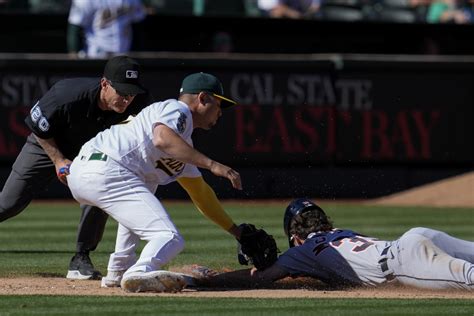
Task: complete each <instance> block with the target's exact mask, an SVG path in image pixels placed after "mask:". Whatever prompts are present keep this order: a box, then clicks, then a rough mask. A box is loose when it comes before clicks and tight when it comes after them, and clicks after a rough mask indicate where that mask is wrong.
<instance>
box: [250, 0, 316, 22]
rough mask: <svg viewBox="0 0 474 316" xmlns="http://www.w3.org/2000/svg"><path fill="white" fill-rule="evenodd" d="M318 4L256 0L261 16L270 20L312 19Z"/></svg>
mask: <svg viewBox="0 0 474 316" xmlns="http://www.w3.org/2000/svg"><path fill="white" fill-rule="evenodd" d="M320 4H321V3H320V0H258V7H259V8H260V10H261V11H262V12H263V15H265V16H269V17H272V18H290V19H303V18H313V17H314V16H315V15H316V13H317V12H318V10H319V7H320Z"/></svg>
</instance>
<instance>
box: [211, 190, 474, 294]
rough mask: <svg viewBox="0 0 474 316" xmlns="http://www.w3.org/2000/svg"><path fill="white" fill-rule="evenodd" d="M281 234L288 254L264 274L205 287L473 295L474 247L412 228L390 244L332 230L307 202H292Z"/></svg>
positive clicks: (214, 280) (225, 277) (227, 277)
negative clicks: (303, 283) (286, 284)
mask: <svg viewBox="0 0 474 316" xmlns="http://www.w3.org/2000/svg"><path fill="white" fill-rule="evenodd" d="M284 229H285V233H286V235H287V236H288V241H289V244H290V249H288V250H287V251H286V252H284V253H283V254H282V255H280V257H279V258H278V260H277V261H276V262H275V263H274V264H273V265H272V266H271V267H269V268H267V269H265V270H263V271H257V270H255V269H253V270H250V272H249V270H248V269H247V270H239V271H235V272H230V273H223V274H220V275H217V276H215V277H211V278H210V279H208V280H205V284H206V285H208V286H209V285H210V286H219V287H223V286H238V287H244V286H264V285H268V284H269V283H271V282H273V281H276V280H279V279H282V278H284V277H286V276H309V277H314V278H316V279H319V280H321V281H323V282H325V283H327V284H328V285H330V286H334V287H342V288H344V287H353V286H378V285H381V284H385V283H387V282H398V283H400V284H402V285H407V286H413V287H417V288H423V289H463V290H469V291H474V242H471V241H466V240H461V239H458V238H454V237H452V236H450V235H448V234H446V233H444V232H441V231H437V230H434V229H429V228H424V227H417V228H412V229H410V230H409V231H407V232H406V233H404V234H403V235H402V236H401V237H400V238H399V239H397V240H394V241H385V240H379V239H377V238H373V237H369V236H365V235H362V234H359V233H356V232H354V231H352V230H347V229H339V228H334V227H333V224H332V222H331V220H330V219H329V217H327V216H326V214H325V213H324V211H323V210H322V209H321V208H320V207H319V206H318V205H316V204H315V203H313V202H312V201H310V200H308V199H296V200H294V201H292V202H291V203H290V204H289V205H288V207H287V209H286V212H285V216H284Z"/></svg>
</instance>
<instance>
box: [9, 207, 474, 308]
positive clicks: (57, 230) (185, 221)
mask: <svg viewBox="0 0 474 316" xmlns="http://www.w3.org/2000/svg"><path fill="white" fill-rule="evenodd" d="M164 205H165V207H167V209H168V210H169V213H170V215H171V218H172V219H173V221H174V223H175V224H176V226H177V227H178V229H179V230H180V232H181V233H182V235H183V236H184V238H185V240H186V247H185V249H184V251H183V252H182V253H181V254H179V255H178V256H177V257H176V258H175V259H174V260H173V261H172V262H171V263H170V264H169V265H170V266H180V265H184V264H194V263H198V264H201V265H206V266H209V267H212V268H222V267H228V268H234V269H238V268H241V267H242V266H240V265H239V264H238V263H237V260H236V255H235V252H236V247H237V244H236V241H235V240H234V239H233V238H232V237H231V236H230V235H228V234H227V233H226V232H224V231H222V230H221V229H220V228H219V227H217V226H216V225H214V224H213V223H211V222H209V221H208V220H207V219H205V218H204V217H203V216H202V215H201V214H200V213H199V212H198V211H197V210H196V209H195V208H194V206H193V205H192V204H191V203H187V202H182V203H171V202H166V201H165V202H164ZM224 206H225V209H226V210H227V212H228V213H229V214H230V215H231V216H232V218H233V219H234V220H235V222H236V223H241V222H250V223H253V224H255V225H256V226H258V227H263V228H265V229H266V230H267V231H268V232H269V233H271V234H273V235H274V236H275V238H276V240H277V243H278V246H279V248H280V249H281V250H282V251H284V250H286V249H287V240H286V238H285V236H284V233H283V229H282V226H283V224H282V216H283V212H284V209H285V206H286V205H285V203H284V202H281V203H276V202H272V203H268V204H265V203H261V202H260V203H256V204H249V203H246V202H232V203H230V202H226V203H224ZM322 206H323V208H324V209H325V210H326V211H327V213H328V214H329V215H330V216H331V218H332V219H333V221H334V223H335V226H336V227H343V228H350V229H353V230H355V231H359V232H360V233H363V234H367V235H371V236H374V237H378V238H380V239H394V238H397V237H398V236H400V235H401V234H402V233H403V232H405V231H406V230H408V229H410V228H411V227H416V226H424V227H431V228H435V229H439V230H443V231H445V232H447V233H449V234H451V235H453V236H455V237H459V238H463V239H467V240H474V209H472V208H429V207H417V208H413V207H382V206H366V205H361V204H336V203H329V204H322ZM131 212H133V210H131ZM79 216H80V210H79V207H78V206H77V205H76V204H75V203H51V204H45V203H33V204H31V205H30V206H29V207H28V208H27V209H26V210H25V211H24V212H23V213H21V214H20V215H18V216H17V217H15V218H12V219H10V220H8V221H6V222H3V223H0V277H6V276H9V277H15V276H65V274H66V270H67V266H68V263H69V260H70V258H71V256H72V254H73V252H74V249H75V238H76V231H77V224H78V221H79ZM115 229H116V223H115V222H114V221H113V220H112V219H109V221H108V223H107V229H106V232H105V235H104V239H103V241H102V242H101V243H100V245H99V247H98V249H97V250H96V251H95V252H93V253H92V255H91V257H92V259H93V261H94V263H95V265H96V267H97V268H98V269H99V270H101V271H102V272H106V266H107V260H108V256H109V253H110V252H112V251H113V247H114V241H115ZM190 312H192V313H193V314H195V315H236V314H246V315H263V314H268V315H270V314H271V315H279V314H282V315H285V314H292V315H317V314H321V315H344V316H346V315H364V316H369V315H470V316H473V315H474V300H426V299H424V300H422V299H420V300H396V299H362V298H360V299H315V298H311V299H299V298H294V299H248V298H247V299H233V298H232V299H231V298H227V299H224V298H212V299H211V298H187V297H176V298H173V297H171V298H170V297H73V296H44V295H38V296H0V315H55V314H58V315H63V314H67V315H86V314H88V315H97V314H100V315H109V314H110V315H112V314H113V315H130V314H138V315H156V314H159V313H162V314H163V315H178V314H187V313H190Z"/></svg>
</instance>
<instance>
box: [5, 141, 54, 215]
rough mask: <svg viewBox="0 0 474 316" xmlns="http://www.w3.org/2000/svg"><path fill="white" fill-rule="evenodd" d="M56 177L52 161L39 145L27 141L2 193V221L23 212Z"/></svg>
mask: <svg viewBox="0 0 474 316" xmlns="http://www.w3.org/2000/svg"><path fill="white" fill-rule="evenodd" d="M54 178H55V169H54V164H53V163H52V161H51V160H50V159H49V157H48V156H47V155H46V153H45V152H44V151H43V150H42V148H40V147H39V145H37V144H33V143H31V142H29V141H27V142H26V143H25V145H24V146H23V148H22V149H21V151H20V153H19V155H18V157H17V159H16V160H15V163H14V164H13V166H12V171H11V173H10V175H9V177H8V179H7V181H6V182H5V185H4V187H3V190H2V192H1V193H0V222H2V221H5V220H7V219H9V218H11V217H14V216H16V215H18V214H19V213H21V212H22V211H23V210H24V209H25V208H26V207H27V206H28V205H29V204H30V202H31V200H32V199H33V198H34V197H35V195H36V194H37V193H38V192H41V191H43V190H44V189H45V188H46V187H47V185H48V184H49V183H50V182H51V181H52V180H53V179H54Z"/></svg>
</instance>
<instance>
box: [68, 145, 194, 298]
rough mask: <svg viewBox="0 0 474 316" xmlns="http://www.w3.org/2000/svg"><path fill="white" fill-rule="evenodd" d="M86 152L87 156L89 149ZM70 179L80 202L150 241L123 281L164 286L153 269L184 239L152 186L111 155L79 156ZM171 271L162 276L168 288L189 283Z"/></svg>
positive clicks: (178, 250) (170, 257)
mask: <svg viewBox="0 0 474 316" xmlns="http://www.w3.org/2000/svg"><path fill="white" fill-rule="evenodd" d="M84 154H85V155H84V156H85V157H87V153H84ZM80 156H83V155H82V154H80V155H79V157H80ZM68 183H69V187H70V189H71V192H72V194H73V196H74V198H76V200H78V201H79V202H80V203H84V204H91V205H96V206H98V207H100V208H101V209H103V210H104V211H105V212H107V213H108V214H109V215H110V216H112V217H113V218H114V219H115V220H116V221H117V222H119V223H120V224H122V225H123V226H125V227H126V228H128V229H129V230H130V231H132V232H133V233H134V234H136V235H137V236H139V237H140V239H142V240H146V241H147V244H146V245H145V247H144V249H143V251H142V253H141V255H140V258H139V259H138V261H137V263H136V264H134V265H133V266H132V267H131V268H130V269H129V270H127V272H125V274H124V277H123V279H122V285H124V282H125V280H127V278H128V279H129V280H130V279H131V278H132V277H133V278H138V282H139V283H142V282H144V283H145V285H146V286H148V287H146V288H148V289H149V288H150V287H155V286H156V288H157V290H159V289H161V287H163V286H164V285H163V284H162V283H161V281H159V280H158V279H156V278H154V277H155V275H154V274H153V275H150V273H151V272H154V271H156V270H157V269H159V268H160V267H161V266H163V265H164V264H166V263H168V262H169V261H170V260H171V259H172V258H174V257H175V256H176V255H177V254H178V253H179V252H180V251H181V250H182V249H183V247H184V241H183V238H182V237H181V235H180V234H179V233H178V231H177V229H176V227H175V226H174V224H173V223H172V222H171V220H170V219H169V217H168V214H167V213H166V211H165V209H164V208H163V206H162V205H161V203H160V202H159V201H158V199H157V198H156V197H155V195H154V194H153V193H152V191H151V189H150V187H147V185H146V184H145V183H144V182H143V181H142V180H141V179H139V178H138V177H137V176H136V175H135V174H133V173H131V172H130V171H129V170H128V169H126V168H123V167H122V166H120V165H118V164H117V163H115V162H114V161H113V160H111V159H108V160H107V161H105V162H102V163H101V162H99V161H87V160H81V159H79V158H76V159H75V160H74V162H73V164H72V165H71V174H70V175H69V176H68ZM170 274H172V273H168V274H166V273H165V274H164V275H161V274H160V276H159V277H163V278H164V279H165V280H166V286H165V288H164V290H178V289H179V288H182V287H183V286H184V285H185V283H184V280H181V279H179V278H178V279H176V278H174V275H170ZM133 281H135V279H133ZM148 281H150V283H147V282H148ZM181 281H182V283H180V282H181ZM136 284H137V283H133V285H136ZM142 284H143V283H142ZM125 288H127V287H126V286H125ZM140 289H143V288H140Z"/></svg>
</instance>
